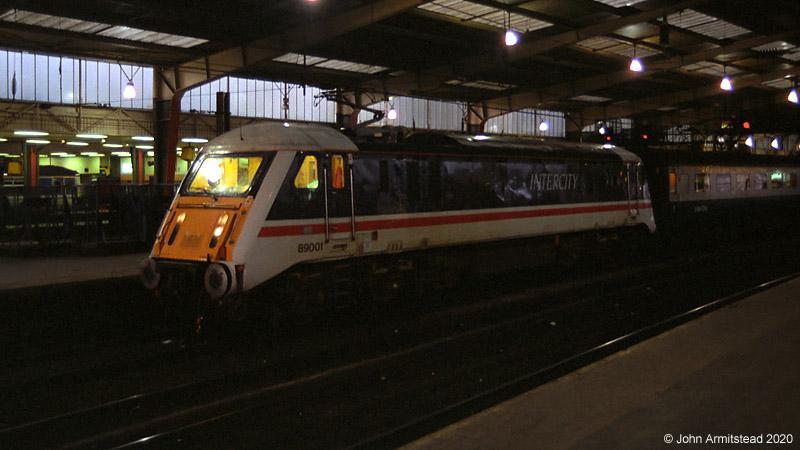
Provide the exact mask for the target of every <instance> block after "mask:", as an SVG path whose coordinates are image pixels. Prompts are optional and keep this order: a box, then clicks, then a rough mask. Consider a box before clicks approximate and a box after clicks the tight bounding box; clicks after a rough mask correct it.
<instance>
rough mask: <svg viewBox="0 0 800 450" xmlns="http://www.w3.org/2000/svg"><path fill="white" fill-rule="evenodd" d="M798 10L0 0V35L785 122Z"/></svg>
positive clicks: (286, 0)
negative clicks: (511, 34) (512, 37)
mask: <svg viewBox="0 0 800 450" xmlns="http://www.w3.org/2000/svg"><path fill="white" fill-rule="evenodd" d="M798 21H800V2H797V1H795V0H760V1H758V2H749V1H730V0H683V1H680V0H678V1H673V0H627V1H626V0H528V1H525V0H421V1H412V0H336V1H334V0H315V1H311V0H274V1H267V0H231V1H226V2H219V1H211V0H192V1H184V0H175V1H156V0H141V1H136V2H132V1H129V0H84V1H81V2H74V1H64V0H25V1H22V0H19V1H4V2H2V5H0V47H3V48H6V49H13V50H24V51H31V52H39V53H47V54H53V55H68V56H75V57H86V58H96V59H102V60H106V61H112V62H120V63H135V64H141V65H147V66H153V67H155V68H156V69H157V74H158V76H159V78H160V79H161V80H163V81H164V82H165V84H166V85H167V86H168V87H169V88H171V89H177V88H181V87H184V88H185V87H187V86H191V85H193V84H194V83H197V82H200V81H202V80H203V79H207V78H210V77H218V76H222V75H236V76H243V77H252V78H257V79H267V80H274V81H287V82H292V83H301V84H309V85H314V86H319V87H321V88H323V89H330V90H334V89H339V90H341V91H342V92H346V93H348V92H349V93H362V94H364V95H366V96H367V97H368V98H371V99H378V100H379V99H383V98H386V97H388V96H392V95H406V96H415V97H421V98H431V99H439V100H458V101H467V102H470V104H471V108H472V110H473V111H475V112H476V114H478V115H481V114H484V115H486V116H487V117H488V116H491V115H496V114H498V113H499V112H505V111H512V110H519V109H525V108H540V109H547V110H555V111H564V112H565V113H567V120H568V121H572V122H574V123H576V124H585V123H589V122H591V121H593V120H611V119H615V118H621V117H632V118H640V119H641V118H643V119H646V120H647V121H652V122H653V123H663V124H665V123H672V122H675V123H701V122H703V121H710V120H713V121H719V120H721V119H724V118H730V117H745V116H746V117H755V116H758V117H760V119H759V120H760V121H761V122H765V121H769V122H770V123H771V126H773V127H774V128H775V129H776V130H777V129H781V128H783V129H785V130H787V131H790V130H794V127H796V126H797V122H798V121H797V115H798V113H797V112H796V110H797V108H800V107H798V106H796V105H792V104H791V103H789V102H788V101H787V100H786V98H787V94H788V93H789V90H790V89H791V88H792V87H793V86H794V84H795V83H796V77H797V72H798V69H797V66H798V63H799V62H800V27H798ZM507 29H512V30H514V31H516V33H517V34H518V35H519V43H517V44H516V45H515V46H513V47H507V46H506V45H505V44H504V43H503V35H504V33H505V31H506V30H507ZM633 57H636V58H639V59H640V60H641V63H642V64H643V66H644V70H643V71H642V72H632V71H631V70H629V64H630V61H631V59H632V58H633ZM723 76H729V77H731V79H732V81H733V91H732V92H725V91H723V90H721V89H720V86H719V85H720V80H721V78H722V77H723ZM794 131H795V132H796V130H794Z"/></svg>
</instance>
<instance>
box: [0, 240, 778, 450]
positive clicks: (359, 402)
mask: <svg viewBox="0 0 800 450" xmlns="http://www.w3.org/2000/svg"><path fill="white" fill-rule="evenodd" d="M719 256H720V255H719V254H709V255H700V256H697V257H696V258H695V259H694V260H692V261H690V264H688V265H685V267H689V268H690V269H689V270H683V271H675V272H673V273H671V274H670V275H669V276H666V277H662V278H660V279H658V280H656V281H650V282H631V280H635V279H638V278H646V279H649V280H652V279H653V278H654V277H653V276H652V275H653V274H654V273H663V272H664V269H665V263H657V264H655V265H650V266H648V267H638V268H631V269H627V270H624V271H622V272H620V273H615V274H611V275H609V274H603V275H600V274H595V276H594V277H589V278H587V279H585V280H584V281H583V282H579V283H574V282H573V283H566V285H565V286H552V285H551V286H548V287H538V288H534V289H528V290H525V291H520V292H514V293H511V294H508V295H502V296H498V297H496V298H492V299H489V300H481V301H472V302H462V303H455V304H449V305H448V306H447V307H445V308H431V309H425V308H424V307H423V308H422V311H419V310H417V311H416V312H417V315H415V316H414V319H413V321H409V320H401V321H399V322H398V321H397V320H389V321H386V322H382V323H381V324H380V325H376V326H374V327H372V328H371V327H367V328H366V329H360V330H356V331H355V332H354V335H350V334H345V335H344V336H340V337H339V338H338V342H335V343H330V345H329V346H327V347H326V348H323V349H321V350H314V349H312V348H310V347H309V348H307V349H305V350H303V351H300V352H299V353H298V354H297V355H294V356H292V355H283V356H277V357H276V358H275V360H274V361H272V362H270V363H267V362H265V363H264V364H262V365H257V364H254V365H251V366H248V367H244V368H240V369H239V370H232V371H231V372H230V373H229V374H227V375H226V376H223V377H217V378H214V379H210V380H200V381H197V382H189V383H183V384H178V385H173V386H170V387H168V388H165V389H161V390H155V391H150V392H147V393H141V394H137V395H131V396H128V397H124V398H121V399H119V400H114V401H110V402H105V403H100V404H97V405H96V406H92V407H90V408H83V409H80V410H75V411H70V412H67V413H63V414H58V415H54V416H52V417H48V418H44V419H39V420H34V421H29V422H27V423H20V424H16V425H14V426H10V427H6V428H5V429H3V430H0V440H2V441H3V443H4V444H5V445H3V447H4V448H16V447H20V448H36V447H43V446H44V447H49V448H86V447H100V448H114V447H126V446H134V445H135V446H145V447H147V446H149V447H154V448H169V447H183V448H201V447H206V446H207V445H209V444H213V445H224V440H222V441H220V439H223V438H222V437H223V436H231V430H236V433H235V436H237V437H236V439H237V440H238V439H241V441H243V442H248V443H253V445H256V446H258V445H259V444H269V445H270V446H272V447H283V448H339V447H348V446H351V447H355V448H358V447H363V448H374V447H386V448H389V447H392V446H395V445H397V444H401V443H403V442H406V441H408V440H410V439H412V438H414V437H416V436H420V435H422V434H424V433H426V432H428V431H432V430H433V429H435V428H437V427H439V426H441V425H443V424H446V423H449V422H451V421H453V420H457V419H458V418H460V417H464V416H465V415H468V414H470V413H472V412H475V411H477V410H480V409H482V408H484V407H486V406H488V405H491V404H494V403H496V402H498V401H501V400H502V399H504V398H508V397H510V396H513V395H515V394H516V393H519V392H522V391H524V390H526V389H530V388H531V387H532V386H535V385H537V384H538V383H541V382H544V381H546V380H548V379H551V378H553V377H556V376H558V375H559V374H561V373H565V372H568V371H570V370H573V369H574V368H576V367H579V366H581V365H583V364H586V363H587V362H589V361H592V360H594V359H597V358H599V357H602V356H603V355H605V354H608V353H610V352H613V351H616V350H618V349H619V348H622V347H624V346H627V345H630V344H631V343H632V342H635V341H638V340H641V339H644V338H645V337H647V336H649V335H652V334H655V333H657V332H659V331H661V330H663V329H665V328H668V327H670V326H674V325H675V324H677V323H678V322H679V321H681V320H688V319H689V318H691V317H693V316H695V315H697V314H700V313H702V312H704V311H707V310H708V309H710V308H713V307H716V306H720V305H721V304H724V303H726V302H730V301H732V299H734V298H737V297H731V296H730V294H728V295H727V296H725V299H723V300H721V301H716V302H712V303H710V304H708V302H703V301H698V300H697V299H692V300H690V301H686V302H679V303H681V304H680V305H673V306H674V307H671V308H663V305H662V307H656V306H655V305H654V304H653V302H650V301H648V299H650V298H652V297H648V296H647V294H648V293H654V292H659V291H667V292H663V293H661V294H660V295H661V296H662V297H661V298H662V299H663V298H665V297H664V296H666V297H669V296H671V295H673V294H672V292H673V291H674V288H675V286H683V287H684V288H685V287H686V286H688V280H691V279H693V278H696V277H697V271H696V270H695V269H692V268H693V267H697V266H702V265H708V264H709V262H711V261H718V260H719ZM728 259H730V260H731V261H733V260H735V258H723V260H728ZM668 265H669V264H667V266H668ZM718 269H719V270H723V271H724V270H727V268H724V267H719V268H718ZM748 281H749V280H748ZM758 284H760V283H758ZM761 288H763V286H762V287H761ZM742 292H750V291H742ZM698 295H700V296H702V295H703V294H702V293H698ZM741 295H744V294H741ZM704 305H705V306H704ZM401 309H402V308H401ZM665 309H666V311H665ZM407 312H408V311H402V310H401V311H398V312H397V313H396V315H397V316H399V317H403V316H405V317H407V316H408V315H407V314H406V313H407ZM591 317H595V318H598V317H599V318H601V319H602V320H603V321H605V322H606V324H605V326H603V327H591V326H589V327H584V328H581V327H580V326H579V324H580V323H582V322H583V323H585V322H586V321H587V318H591ZM326 320H327V319H326ZM321 321H322V319H320V320H318V321H316V322H315V323H311V324H309V325H307V326H306V327H304V328H301V329H299V330H298V331H300V332H303V331H304V330H305V331H307V330H310V329H312V328H315V327H319V326H320V324H321ZM359 321H360V319H359V318H355V319H342V320H339V321H335V320H334V322H335V326H336V325H338V326H342V325H343V326H353V327H354V329H355V328H357V326H356V323H357V322H359ZM596 328H600V329H596ZM339 334H340V335H341V333H339ZM575 335H582V337H583V338H585V339H583V338H582V339H577V338H576V337H575ZM320 338H321V336H320V335H319V334H316V335H313V336H310V337H309V338H308V339H309V341H311V340H316V339H320ZM334 340H337V339H334ZM367 341H369V342H367ZM526 342H527V344H526ZM530 342H535V343H536V344H535V345H530ZM354 347H357V348H358V350H353V351H348V350H347V349H348V348H354ZM556 347H557V348H556ZM270 349H271V351H275V347H270ZM326 353H327V354H328V355H327V356H326ZM510 361H517V363H515V364H513V367H509V368H505V369H503V373H497V372H496V371H495V368H496V367H500V366H504V365H508V364H509V362H510ZM519 361H522V363H519ZM419 392H429V393H430V394H431V395H430V396H429V398H426V397H428V396H420V395H419ZM387 405H391V406H394V408H386V407H387ZM381 406H382V408H381ZM387 409H389V410H390V411H388V412H387V411H386V410H387ZM391 410H395V411H397V412H396V413H392V411H391ZM365 414H367V415H368V416H367V417H365ZM353 423H357V424H358V425H357V426H353V425H352V424H353ZM304 430H305V431H304ZM248 445H249V444H248Z"/></svg>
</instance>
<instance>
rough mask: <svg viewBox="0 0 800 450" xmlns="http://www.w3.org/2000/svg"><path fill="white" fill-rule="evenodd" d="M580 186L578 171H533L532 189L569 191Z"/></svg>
mask: <svg viewBox="0 0 800 450" xmlns="http://www.w3.org/2000/svg"><path fill="white" fill-rule="evenodd" d="M576 187H578V174H577V173H532V174H531V186H530V190H531V191H533V190H534V189H536V190H537V191H567V190H572V189H575V188H576Z"/></svg>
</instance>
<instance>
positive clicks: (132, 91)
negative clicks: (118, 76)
mask: <svg viewBox="0 0 800 450" xmlns="http://www.w3.org/2000/svg"><path fill="white" fill-rule="evenodd" d="M119 68H120V70H122V74H123V75H125V78H127V79H128V84H126V85H125V87H124V88H122V97H124V98H125V99H127V100H133V99H134V98H136V86H134V85H133V78H134V77H135V76H136V74H137V73H138V72H139V69H141V67H137V68H136V71H135V72H133V74H132V75H131V76H128V74H127V73H126V72H125V68H124V67H122V64H119Z"/></svg>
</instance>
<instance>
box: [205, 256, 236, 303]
mask: <svg viewBox="0 0 800 450" xmlns="http://www.w3.org/2000/svg"><path fill="white" fill-rule="evenodd" d="M203 284H204V286H205V288H206V292H208V295H209V296H210V297H211V298H212V299H215V298H219V297H222V296H224V295H225V294H227V293H228V292H230V289H231V284H232V279H231V272H230V270H229V269H228V267H227V266H225V265H222V264H210V265H209V266H208V267H207V268H206V271H205V274H204V275H203Z"/></svg>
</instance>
